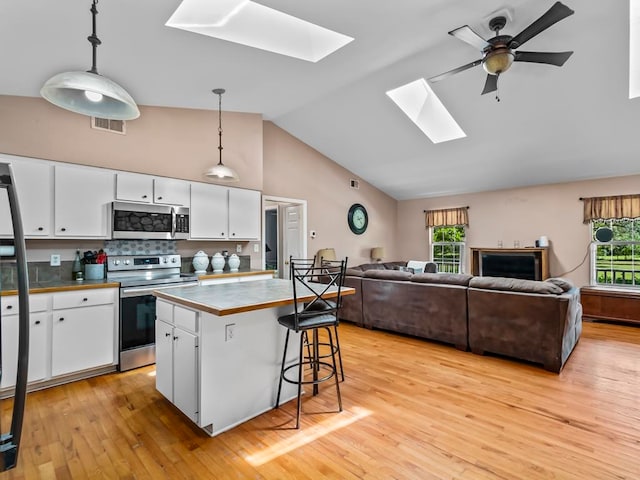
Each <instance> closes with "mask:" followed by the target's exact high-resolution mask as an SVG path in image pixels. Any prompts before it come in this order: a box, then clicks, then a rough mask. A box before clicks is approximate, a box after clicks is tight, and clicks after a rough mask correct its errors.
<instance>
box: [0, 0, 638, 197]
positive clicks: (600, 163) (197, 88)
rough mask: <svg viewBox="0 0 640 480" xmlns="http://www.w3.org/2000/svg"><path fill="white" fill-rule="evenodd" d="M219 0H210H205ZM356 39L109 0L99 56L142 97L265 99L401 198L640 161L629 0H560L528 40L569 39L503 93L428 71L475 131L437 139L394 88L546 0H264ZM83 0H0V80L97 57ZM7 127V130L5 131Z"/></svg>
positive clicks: (38, 81) (622, 171) (470, 74)
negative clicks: (323, 44)
mask: <svg viewBox="0 0 640 480" xmlns="http://www.w3.org/2000/svg"><path fill="white" fill-rule="evenodd" d="M212 1H214V0H212ZM258 3H261V4H263V5H265V6H268V7H271V8H274V9H277V10H280V11H283V12H286V13H288V14H290V15H294V16H297V17H299V18H302V19H305V20H307V21H310V22H313V23H316V24H319V25H321V26H324V27H326V28H329V29H332V30H335V31H337V32H340V33H343V34H346V35H349V36H351V37H354V38H355V40H354V41H353V42H351V43H349V44H348V45H346V46H345V47H343V48H342V49H340V50H338V51H337V52H335V53H334V54H332V55H329V56H328V57H326V58H324V59H322V60H320V61H319V62H317V63H310V62H307V61H304V60H298V59H295V58H291V57H287V56H282V55H278V54H274V53H269V52H266V51H263V50H258V49H254V48H250V47H245V46H242V45H238V44H234V43H230V42H227V41H223V40H217V39H214V38H210V37H205V36H201V35H197V34H194V33H189V32H186V31H182V30H177V29H173V28H169V27H166V26H165V23H166V21H167V19H168V18H169V17H170V16H171V14H172V13H173V11H174V10H175V9H176V8H177V6H178V5H179V4H180V1H179V0H135V1H131V0H101V1H100V3H99V4H98V10H99V12H100V13H99V15H98V36H99V37H100V39H101V40H102V45H101V46H100V47H99V49H98V70H99V71H100V73H102V74H104V75H105V76H108V77H110V78H111V79H113V80H115V81H116V82H118V83H120V84H121V85H122V86H123V87H125V88H126V89H127V91H128V92H129V93H130V94H131V95H132V96H133V97H134V99H135V100H136V102H137V103H138V104H141V105H153V106H169V107H184V108H197V109H211V110H215V109H217V98H216V97H215V96H214V95H213V94H212V93H211V90H212V89H213V88H216V87H223V88H226V89H227V93H226V94H225V96H224V98H223V109H224V110H231V111H242V112H254V113H261V114H263V116H264V118H265V119H267V120H271V121H273V122H274V123H275V124H277V125H279V126H280V127H282V128H284V129H285V130H287V131H288V132H290V133H291V134H292V135H294V136H296V137H298V138H299V139H300V140H302V141H304V142H305V143H307V144H309V145H310V146H312V147H314V148H315V149H317V150H318V151H320V152H321V153H323V154H325V155H326V156H328V157H329V158H331V159H332V160H334V161H335V162H337V163H339V164H341V165H343V166H344V167H345V168H347V169H349V170H351V171H352V172H353V173H354V174H356V175H357V176H359V177H360V178H362V179H364V180H366V181H368V182H370V183H371V184H373V185H375V186H376V187H378V188H380V189H381V190H383V191H385V192H387V193H388V194H389V195H391V196H393V197H395V198H397V199H409V198H418V197H427V196H438V195H446V194H455V193H462V192H477V191H484V190H495V189H501V188H509V187H515V186H525V185H534V184H542V183H556V182H565V181H572V180H578V179H587V178H599V177H606V176H616V175H626V174H635V173H640V160H639V157H640V134H639V132H640V129H639V127H640V99H633V100H630V99H629V98H628V97H629V95H628V92H629V87H628V72H629V4H628V2H627V1H625V0H619V1H615V2H603V1H597V0H580V1H577V0H563V3H565V4H566V5H567V6H569V7H571V8H572V9H573V10H575V14H574V15H572V16H570V17H568V18H566V19H564V20H562V21H560V22H559V23H557V24H556V25H554V26H552V27H551V28H549V29H548V30H546V31H544V32H543V33H541V34H540V35H539V36H537V37H535V38H533V39H532V40H530V41H529V42H528V43H527V45H526V47H527V48H526V50H535V51H566V50H573V51H574V54H573V56H572V57H571V58H570V59H569V60H568V61H567V62H566V64H565V65H564V66H563V67H561V68H558V67H554V66H548V65H539V64H531V63H515V64H514V65H513V66H512V67H511V69H510V70H509V71H508V72H505V74H504V75H503V76H502V77H501V78H500V85H499V88H500V97H501V101H500V102H496V100H495V97H494V95H492V94H488V95H480V92H481V91H482V87H483V85H484V81H485V76H486V74H485V73H484V71H483V70H482V67H480V66H478V67H475V68H473V69H470V70H468V71H465V72H462V73H459V74H458V75H456V76H453V77H450V78H448V79H446V80H443V81H441V82H438V83H434V84H432V88H433V91H434V92H435V93H436V95H438V97H439V98H440V100H441V101H442V102H443V104H444V105H445V106H446V107H447V109H448V110H449V111H450V112H451V114H452V115H453V117H454V118H455V119H456V120H457V122H458V123H459V124H460V126H461V127H462V129H463V130H464V131H465V132H466V134H467V136H466V138H462V139H459V140H454V141H450V142H444V143H439V144H433V143H432V142H431V141H430V140H429V139H428V138H427V137H425V136H424V134H423V133H422V132H421V131H420V130H419V129H418V128H417V127H416V126H415V125H414V124H413V123H411V121H410V120H409V119H408V118H407V117H406V116H405V115H404V113H403V112H402V111H401V110H400V109H399V108H398V107H397V106H396V105H395V104H394V103H393V102H392V101H391V100H390V99H389V97H388V96H387V95H386V94H385V92H386V91H388V90H390V89H393V88H396V87H398V86H401V85H404V84H406V83H409V82H412V81H414V80H416V79H418V78H429V77H431V76H434V75H437V74H439V73H442V72H444V71H446V70H449V69H452V68H455V67H458V66H460V65H463V64H465V63H469V62H471V61H473V60H476V59H477V58H479V57H480V55H479V52H477V51H476V50H474V49H473V48H472V47H471V46H470V45H468V44H466V43H464V42H462V41H460V40H458V39H456V38H454V37H452V36H450V35H448V34H447V32H448V31H450V30H453V29H454V28H457V27H460V26H462V25H470V26H471V27H472V28H473V29H474V30H475V31H476V32H477V33H479V34H480V35H481V36H483V37H484V38H490V37H492V36H493V32H491V31H490V30H489V28H488V20H489V19H490V18H491V17H492V13H494V12H497V11H500V12H504V11H505V10H506V11H507V13H508V15H509V16H510V17H511V20H510V21H509V23H508V24H507V26H506V27H505V29H504V30H503V31H502V33H504V34H510V35H515V34H516V33H518V32H519V31H520V30H522V29H523V28H524V27H526V26H527V25H529V24H530V23H531V22H532V21H534V20H535V19H537V18H538V17H539V16H540V15H542V14H543V13H544V12H545V11H546V10H547V9H548V8H549V7H551V5H552V4H553V1H544V2H541V1H539V0H538V1H534V0H513V1H508V2H505V1H504V0H503V1H495V0H477V1H468V0H466V1H465V0H402V1H400V0H399V1H395V2H392V1H388V0H385V1H382V0H349V1H344V0H322V1H318V0H306V1H299V0H298V1H293V0H258ZM89 8H90V0H65V1H62V2H61V1H57V2H53V1H51V0H5V1H3V2H1V3H0V65H2V71H3V73H2V74H1V75H0V94H3V95H20V96H32V97H37V96H39V90H40V87H41V86H42V84H43V83H44V82H45V81H46V80H47V79H48V78H49V77H51V76H52V75H54V74H55V73H59V72H62V71H67V70H88V69H89V67H90V66H91V48H90V45H89V43H88V42H87V40H86V37H87V36H88V35H89V33H90V31H91V17H90V13H89ZM0 134H1V132H0Z"/></svg>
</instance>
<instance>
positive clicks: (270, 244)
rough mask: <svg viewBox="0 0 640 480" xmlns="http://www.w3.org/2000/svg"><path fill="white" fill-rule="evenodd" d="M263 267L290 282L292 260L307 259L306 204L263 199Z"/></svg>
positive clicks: (279, 198)
mask: <svg viewBox="0 0 640 480" xmlns="http://www.w3.org/2000/svg"><path fill="white" fill-rule="evenodd" d="M262 212H263V222H262V228H263V232H262V265H263V268H265V269H266V270H276V275H275V277H276V278H285V279H288V278H289V258H290V257H294V258H306V256H307V236H306V231H307V202H306V200H298V199H293V198H282V197H270V196H264V197H262Z"/></svg>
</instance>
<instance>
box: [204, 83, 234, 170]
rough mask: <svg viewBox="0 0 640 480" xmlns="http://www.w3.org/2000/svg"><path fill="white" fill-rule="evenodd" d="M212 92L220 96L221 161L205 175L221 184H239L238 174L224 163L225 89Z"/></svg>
mask: <svg viewBox="0 0 640 480" xmlns="http://www.w3.org/2000/svg"><path fill="white" fill-rule="evenodd" d="M212 91H213V93H215V94H216V95H218V153H219V155H220V157H219V158H220V159H219V160H218V164H217V165H214V166H213V167H211V168H210V169H209V170H207V171H206V172H205V175H206V176H207V177H209V178H211V179H213V180H218V181H221V182H237V181H239V180H240V177H239V176H238V173H237V172H236V171H235V170H234V169H233V168H229V167H227V166H225V165H224V164H223V163H222V94H223V93H224V92H225V89H224V88H215V89H213V90H212Z"/></svg>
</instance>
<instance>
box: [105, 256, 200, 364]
mask: <svg viewBox="0 0 640 480" xmlns="http://www.w3.org/2000/svg"><path fill="white" fill-rule="evenodd" d="M107 279H108V280H112V281H116V282H120V329H119V331H120V348H119V350H120V364H119V366H118V369H119V370H120V371H125V370H131V369H132V368H137V367H141V366H143V365H150V364H152V363H155V361H156V349H155V320H156V297H154V296H153V294H152V292H153V291H154V290H160V289H163V288H174V287H177V286H190V285H197V283H198V281H197V277H196V275H195V274H193V273H180V255H121V256H110V257H109V261H108V263H107Z"/></svg>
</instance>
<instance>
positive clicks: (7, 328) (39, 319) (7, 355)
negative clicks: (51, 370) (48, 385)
mask: <svg viewBox="0 0 640 480" xmlns="http://www.w3.org/2000/svg"><path fill="white" fill-rule="evenodd" d="M17 303H18V297H17V296H16V297H14V296H8V297H3V298H2V304H3V309H2V310H3V314H2V331H1V335H2V381H0V388H8V387H13V386H14V385H15V384H16V373H17V370H18V315H17V313H18V309H17ZM48 303H49V295H32V296H31V297H30V302H29V307H30V308H29V310H30V315H29V369H28V376H27V380H28V381H29V382H35V381H38V380H43V379H44V378H45V377H46V376H47V318H48V316H49V314H48V312H47V306H48ZM7 307H11V308H7ZM11 311H13V312H15V313H11V314H9V315H5V313H6V312H11Z"/></svg>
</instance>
